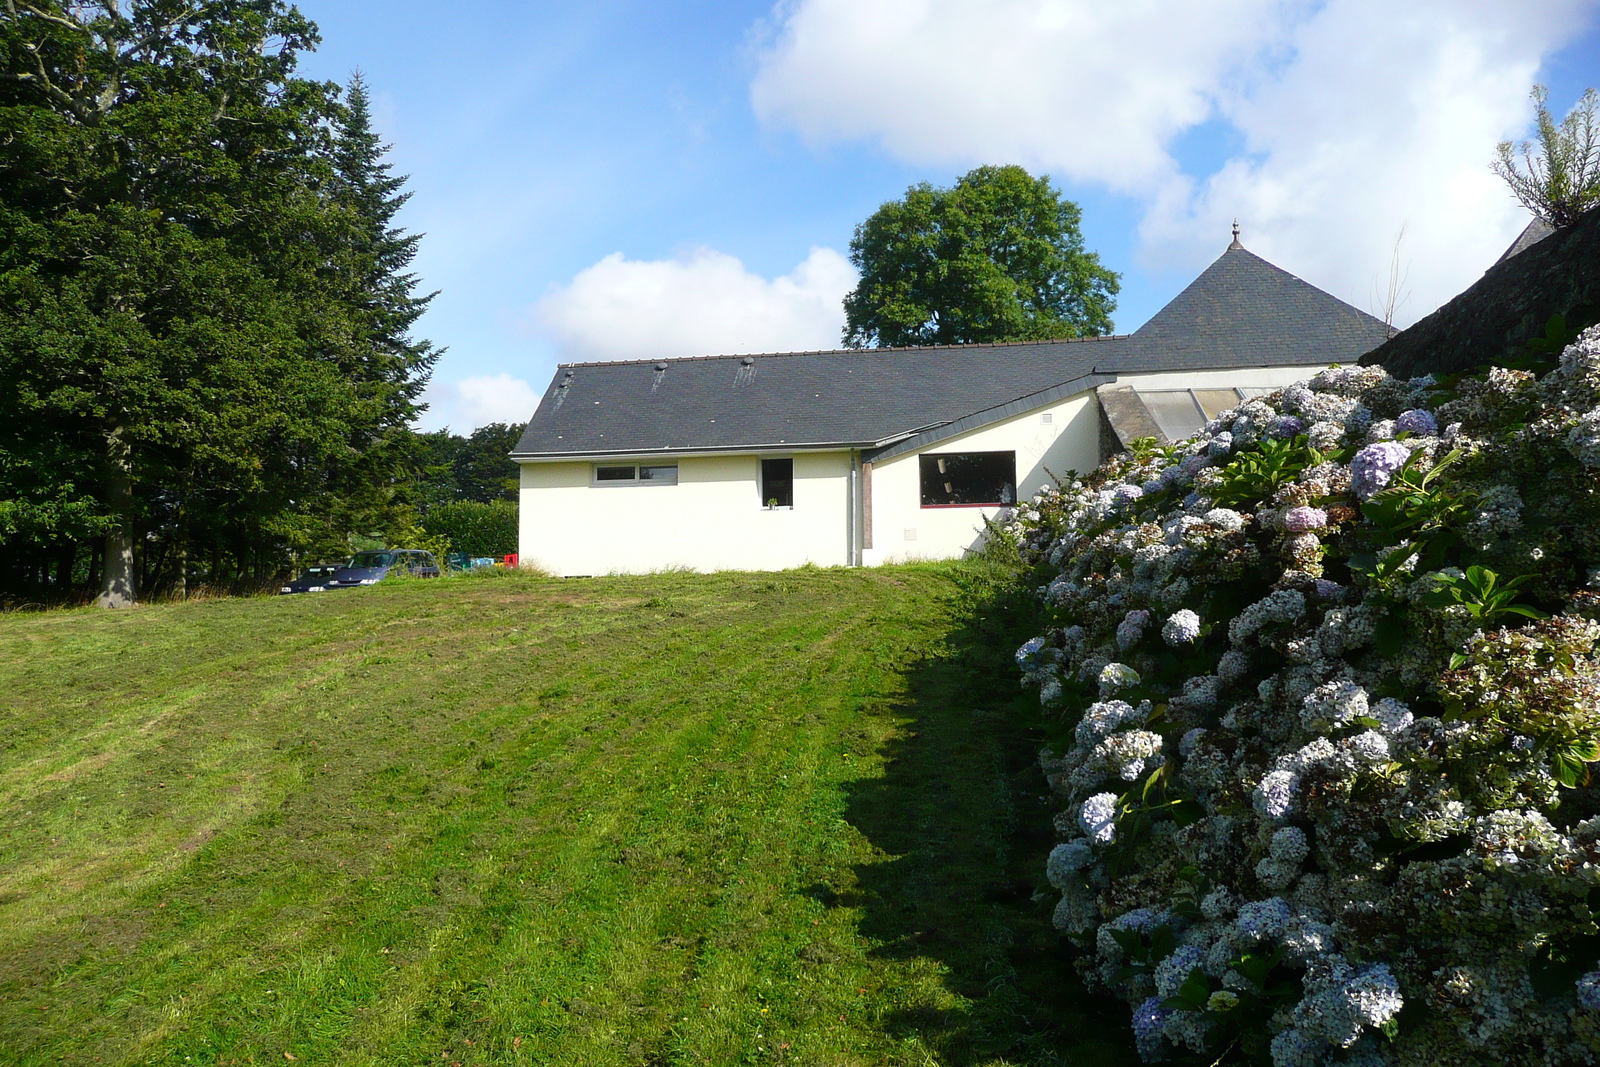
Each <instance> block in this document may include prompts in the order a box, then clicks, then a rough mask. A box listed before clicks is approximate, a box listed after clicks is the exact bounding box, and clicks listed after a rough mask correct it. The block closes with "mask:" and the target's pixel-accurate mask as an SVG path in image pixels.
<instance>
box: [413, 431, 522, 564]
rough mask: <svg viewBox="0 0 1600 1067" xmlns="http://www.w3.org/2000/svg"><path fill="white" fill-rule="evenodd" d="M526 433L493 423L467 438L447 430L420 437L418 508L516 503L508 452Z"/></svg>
mask: <svg viewBox="0 0 1600 1067" xmlns="http://www.w3.org/2000/svg"><path fill="white" fill-rule="evenodd" d="M522 429H523V428H522V427H521V426H513V425H512V424H510V423H506V422H491V423H489V424H488V425H486V426H480V427H478V428H477V429H476V430H473V431H472V433H470V434H468V435H467V436H466V437H462V436H461V435H459V434H453V433H451V432H450V431H449V430H435V431H434V432H432V433H424V434H418V435H417V438H416V448H417V470H418V479H417V494H416V495H417V506H418V507H419V508H420V509H421V510H423V511H424V512H431V511H432V510H433V509H434V508H437V507H442V506H444V505H446V504H457V503H462V502H473V503H478V504H487V503H490V502H491V501H496V500H509V501H513V502H514V501H516V499H517V485H518V475H517V465H516V464H515V463H513V462H511V459H510V453H511V450H512V449H513V448H515V447H516V446H517V439H518V438H519V437H521V436H522ZM506 551H512V549H507V550H506Z"/></svg>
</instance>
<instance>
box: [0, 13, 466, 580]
mask: <svg viewBox="0 0 1600 1067" xmlns="http://www.w3.org/2000/svg"><path fill="white" fill-rule="evenodd" d="M316 43H317V31H316V28H315V26H313V25H312V24H311V23H310V22H308V21H307V20H306V19H304V18H303V17H302V16H301V15H300V13H299V12H298V11H297V10H296V9H295V8H293V7H292V6H289V5H287V4H285V3H282V2H281V0H229V2H228V3H223V4H201V5H196V4H192V3H190V2H188V0H101V2H98V3H95V2H72V3H64V2H61V0H33V2H29V3H23V2H17V0H12V2H8V3H6V4H5V5H4V7H3V8H0V545H3V547H4V551H5V562H6V564H7V566H6V568H5V572H4V573H5V578H6V580H7V581H8V582H10V583H12V584H16V583H17V582H18V581H20V580H23V579H26V578H28V577H30V576H34V577H37V576H38V575H40V574H41V573H42V572H43V570H44V565H45V563H46V562H48V563H49V564H51V565H53V566H54V568H55V577H56V579H57V583H58V584H65V583H66V582H68V581H72V580H76V579H75V576H76V575H82V576H83V577H84V579H85V580H88V581H91V582H97V583H98V585H99V587H100V591H101V601H102V602H103V603H107V604H113V605H115V604H120V603H126V602H129V601H131V600H132V599H133V598H134V597H135V596H137V595H138V592H139V589H140V586H141V585H142V584H151V583H154V584H158V585H165V586H167V587H169V588H173V587H175V588H177V589H179V590H181V589H183V588H184V584H185V582H186V581H187V579H188V576H189V575H190V574H191V573H193V572H194V571H195V569H196V567H197V566H198V567H201V568H202V569H203V571H204V576H205V579H206V580H207V581H209V582H210V583H212V584H230V583H238V582H242V581H248V580H251V579H257V580H259V579H261V578H264V577H266V576H267V575H269V574H271V573H272V572H274V571H276V570H277V569H279V568H281V567H282V566H283V565H284V563H285V562H286V561H287V560H288V559H290V558H292V557H293V556H294V555H295V554H297V553H310V554H316V553H318V552H322V551H332V550H334V549H335V548H336V547H342V546H343V545H344V543H345V541H346V539H347V537H348V536H349V534H351V533H353V532H356V531H362V532H376V531H382V530H384V529H386V528H391V527H394V526H396V525H398V524H401V523H404V522H406V521H409V519H408V516H409V513H410V512H409V503H408V501H407V499H406V494H407V491H408V490H407V486H408V484H409V480H410V477H409V472H408V468H407V466H406V465H407V463H408V462H409V459H408V456H409V447H408V436H407V435H408V430H407V424H408V422H409V420H410V419H411V418H412V417H413V415H414V414H415V412H416V410H417V405H416V397H417V394H418V393H419V391H420V389H421V388H422V385H423V384H424V383H425V381H426V378H427V375H428V373H429V368H430V367H431V364H432V360H433V358H434V354H433V352H432V350H431V349H430V348H429V347H428V346H427V345H426V344H422V343H415V342H413V341H411V339H410V338H409V335H408V331H409V328H410V326H411V325H412V323H413V322H414V321H415V319H416V317H417V315H419V314H420V313H421V311H422V309H423V307H424V306H425V305H426V301H427V298H426V297H418V296H415V295H413V288H414V285H415V281H414V279H413V278H412V277H411V276H410V275H408V274H406V273H405V272H404V269H405V267H406V265H407V264H408V263H409V261H410V259H411V256H412V254H413V251H414V247H415V238H411V237H407V236H405V235H403V234H400V233H398V232H397V231H396V230H394V229H393V227H392V225H391V220H392V218H393V215H394V212H395V211H396V210H398V208H399V206H400V204H401V203H403V202H404V197H403V196H402V195H401V194H400V193H399V187H400V182H401V181H402V180H401V179H396V178H393V177H391V176H390V175H389V174H388V172H387V168H386V166H385V165H384V164H383V163H382V155H383V151H384V148H383V146H382V145H381V144H379V143H378V141H377V139H376V138H375V137H374V136H373V135H372V133H371V130H370V126H369V123H368V119H367V115H366V107H365V95H364V89H363V87H362V86H361V85H360V83H359V82H357V84H356V85H354V86H353V87H352V92H351V94H350V97H349V101H348V104H346V103H344V102H341V99H340V96H341V94H340V92H339V89H338V87H337V86H335V85H332V84H329V83H324V82H314V81H308V80H305V79H302V78H298V77H296V76H295V74H294V71H295V67H296V57H297V56H298V54H299V53H301V52H302V51H305V50H307V49H310V48H312V47H314V46H315V44H316ZM97 541H98V543H96V542H97ZM197 561H198V562H197Z"/></svg>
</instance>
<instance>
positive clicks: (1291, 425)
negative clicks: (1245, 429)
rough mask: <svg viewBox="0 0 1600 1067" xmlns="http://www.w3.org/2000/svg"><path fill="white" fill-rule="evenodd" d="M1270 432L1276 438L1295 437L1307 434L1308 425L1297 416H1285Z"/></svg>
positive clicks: (1274, 424) (1273, 425)
mask: <svg viewBox="0 0 1600 1067" xmlns="http://www.w3.org/2000/svg"><path fill="white" fill-rule="evenodd" d="M1270 432H1271V434H1272V436H1274V437H1294V436H1295V435H1296V434H1302V433H1305V432H1306V423H1305V420H1304V419H1302V418H1300V417H1298V416H1296V415H1284V416H1281V417H1280V418H1279V419H1278V421H1277V422H1275V423H1273V424H1272V429H1271V431H1270Z"/></svg>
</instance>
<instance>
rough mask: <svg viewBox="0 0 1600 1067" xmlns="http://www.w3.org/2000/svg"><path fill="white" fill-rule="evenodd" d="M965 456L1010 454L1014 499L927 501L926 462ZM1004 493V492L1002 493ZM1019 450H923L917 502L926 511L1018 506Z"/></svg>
mask: <svg viewBox="0 0 1600 1067" xmlns="http://www.w3.org/2000/svg"><path fill="white" fill-rule="evenodd" d="M958 456H959V457H965V456H1009V457H1011V480H1010V482H1009V483H1007V484H1008V485H1009V487H1010V489H1011V497H1012V499H1011V500H1009V501H1006V500H996V501H985V502H973V503H965V504H930V503H928V502H927V497H928V492H927V488H926V483H925V481H924V479H925V477H926V470H925V462H926V461H928V460H933V461H938V460H941V459H945V458H948V457H958ZM1002 495H1003V494H1002ZM1016 496H1017V450H1016V449H1014V448H996V449H985V450H983V451H974V452H921V453H918V455H917V503H918V505H919V506H920V507H921V508H922V509H923V510H925V511H935V510H939V509H942V508H1011V507H1016V505H1017V501H1016Z"/></svg>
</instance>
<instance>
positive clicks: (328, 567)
mask: <svg viewBox="0 0 1600 1067" xmlns="http://www.w3.org/2000/svg"><path fill="white" fill-rule="evenodd" d="M343 566H345V564H343V563H313V564H312V565H311V566H309V567H307V568H306V569H305V570H303V571H301V572H300V577H298V578H295V579H294V580H292V581H290V582H289V583H288V584H287V585H285V586H284V587H283V588H282V589H279V590H278V592H280V593H320V592H322V591H323V590H324V589H326V588H327V587H328V579H329V578H331V577H333V573H334V572H335V571H337V570H338V569H339V568H341V567H343Z"/></svg>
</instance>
